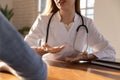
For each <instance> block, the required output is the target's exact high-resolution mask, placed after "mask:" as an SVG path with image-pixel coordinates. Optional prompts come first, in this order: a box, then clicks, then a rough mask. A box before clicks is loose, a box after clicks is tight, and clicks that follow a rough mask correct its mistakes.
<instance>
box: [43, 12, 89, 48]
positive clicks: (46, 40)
mask: <svg viewBox="0 0 120 80" xmlns="http://www.w3.org/2000/svg"><path fill="white" fill-rule="evenodd" d="M56 12H57V11H56ZM56 12H54V13H53V14H52V15H51V17H50V19H49V21H48V25H47V30H46V38H45V42H46V43H47V42H48V38H49V29H50V23H51V20H52V18H53V16H54V15H55V13H56ZM77 14H78V15H79V16H80V17H81V20H82V24H81V25H79V26H78V27H77V29H76V35H77V32H78V31H79V29H80V28H81V27H84V28H85V30H86V33H87V48H88V28H87V26H86V25H85V23H84V20H83V17H82V15H81V14H79V13H77ZM87 48H86V50H87Z"/></svg>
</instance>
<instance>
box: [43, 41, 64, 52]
mask: <svg viewBox="0 0 120 80" xmlns="http://www.w3.org/2000/svg"><path fill="white" fill-rule="evenodd" d="M41 48H42V49H44V50H45V51H46V52H47V53H58V52H60V51H61V50H63V49H64V45H62V46H55V47H52V46H50V45H48V44H46V43H45V44H43V45H42V47H41Z"/></svg>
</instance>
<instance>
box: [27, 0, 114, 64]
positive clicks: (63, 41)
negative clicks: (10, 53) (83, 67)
mask: <svg viewBox="0 0 120 80" xmlns="http://www.w3.org/2000/svg"><path fill="white" fill-rule="evenodd" d="M79 6H80V0H47V5H46V9H45V12H44V13H43V14H42V15H39V16H38V17H37V19H36V21H35V23H34V24H33V26H32V28H31V30H30V32H29V34H28V35H27V36H26V37H25V41H26V42H27V43H28V44H29V45H30V46H31V47H32V48H33V49H34V50H35V51H36V52H37V53H38V54H40V55H45V56H44V57H45V58H49V59H58V60H66V61H70V62H74V61H79V60H82V59H87V60H93V59H97V58H98V59H105V60H114V59H115V50H114V49H113V48H112V47H111V45H110V44H109V43H108V41H107V40H106V39H105V38H104V37H103V36H102V34H100V33H99V32H98V30H97V29H96V26H95V24H94V22H93V21H92V20H91V19H89V18H86V17H84V16H82V15H81V14H80V7H79ZM88 46H89V47H90V48H91V49H92V53H88V52H87V47H88Z"/></svg>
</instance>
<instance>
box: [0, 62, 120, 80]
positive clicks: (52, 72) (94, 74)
mask: <svg viewBox="0 0 120 80" xmlns="http://www.w3.org/2000/svg"><path fill="white" fill-rule="evenodd" d="M45 62H46V63H47V65H48V80H120V70H117V69H112V68H107V67H102V66H97V65H92V64H90V63H79V64H78V63H76V64H75V63H66V62H63V61H52V60H46V61H45ZM0 80H19V79H18V78H17V77H15V76H13V75H11V74H7V73H2V72H1V73H0Z"/></svg>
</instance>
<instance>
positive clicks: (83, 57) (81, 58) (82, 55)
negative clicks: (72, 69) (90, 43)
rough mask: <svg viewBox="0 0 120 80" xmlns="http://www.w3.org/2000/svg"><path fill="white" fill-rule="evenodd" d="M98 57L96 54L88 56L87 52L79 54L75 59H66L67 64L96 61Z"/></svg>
mask: <svg viewBox="0 0 120 80" xmlns="http://www.w3.org/2000/svg"><path fill="white" fill-rule="evenodd" d="M96 58H97V57H96V56H95V55H94V54H88V53H87V52H86V51H85V52H83V53H80V54H78V55H77V56H76V57H74V58H69V57H66V59H65V61H67V62H78V61H80V60H93V59H96Z"/></svg>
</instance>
